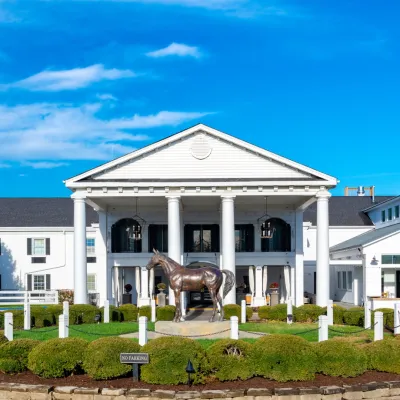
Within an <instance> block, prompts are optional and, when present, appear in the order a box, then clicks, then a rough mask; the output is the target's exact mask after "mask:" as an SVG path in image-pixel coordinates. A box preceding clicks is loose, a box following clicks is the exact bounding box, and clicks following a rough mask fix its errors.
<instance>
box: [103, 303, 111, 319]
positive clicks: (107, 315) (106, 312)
mask: <svg viewBox="0 0 400 400" xmlns="http://www.w3.org/2000/svg"><path fill="white" fill-rule="evenodd" d="M109 322H110V301H109V300H104V315H103V323H105V324H108V323H109Z"/></svg>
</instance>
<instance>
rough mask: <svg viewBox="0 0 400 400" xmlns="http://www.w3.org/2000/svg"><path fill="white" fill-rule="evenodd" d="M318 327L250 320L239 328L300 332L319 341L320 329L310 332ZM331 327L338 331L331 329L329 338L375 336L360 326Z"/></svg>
mask: <svg viewBox="0 0 400 400" xmlns="http://www.w3.org/2000/svg"><path fill="white" fill-rule="evenodd" d="M317 328H318V324H306V323H304V324H300V323H297V324H296V323H294V324H291V325H288V324H287V323H286V322H266V323H251V322H248V323H245V324H240V325H239V330H244V331H253V332H265V333H270V334H273V333H275V334H289V335H290V334H291V335H293V334H299V335H298V336H300V337H302V338H304V339H306V340H308V341H309V342H318V331H312V332H309V331H311V330H313V329H317ZM331 328H332V329H333V330H335V331H337V332H331V331H330V330H329V331H328V334H329V339H331V338H334V337H343V336H351V337H353V336H354V337H357V338H358V339H359V340H360V341H368V340H373V338H374V331H373V330H366V331H364V330H363V331H362V328H361V327H359V326H345V325H334V326H333V327H331ZM360 331H361V332H360ZM338 332H340V333H338ZM239 334H240V333H239Z"/></svg>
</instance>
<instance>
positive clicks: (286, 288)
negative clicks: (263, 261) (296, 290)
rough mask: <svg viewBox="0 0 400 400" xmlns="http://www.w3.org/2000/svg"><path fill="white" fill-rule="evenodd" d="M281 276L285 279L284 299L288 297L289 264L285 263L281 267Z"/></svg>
mask: <svg viewBox="0 0 400 400" xmlns="http://www.w3.org/2000/svg"><path fill="white" fill-rule="evenodd" d="M283 277H284V281H285V295H286V301H288V300H289V298H290V267H289V265H285V266H284V267H283Z"/></svg>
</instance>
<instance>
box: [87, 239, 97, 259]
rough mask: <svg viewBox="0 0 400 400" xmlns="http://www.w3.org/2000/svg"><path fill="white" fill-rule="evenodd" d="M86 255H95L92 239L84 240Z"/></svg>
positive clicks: (94, 245)
mask: <svg viewBox="0 0 400 400" xmlns="http://www.w3.org/2000/svg"><path fill="white" fill-rule="evenodd" d="M86 254H87V255H88V256H92V255H94V254H96V240H95V239H94V238H87V239H86Z"/></svg>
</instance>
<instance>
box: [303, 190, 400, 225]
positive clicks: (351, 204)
mask: <svg viewBox="0 0 400 400" xmlns="http://www.w3.org/2000/svg"><path fill="white" fill-rule="evenodd" d="M393 197H394V196H375V202H374V203H372V199H371V197H369V196H332V197H331V198H330V199H329V225H330V226H372V225H373V223H372V222H371V220H370V219H369V217H368V215H366V214H365V213H363V212H362V210H363V209H365V208H367V207H369V206H372V205H374V204H378V203H380V202H382V201H386V200H388V199H391V198H393ZM303 220H304V221H305V222H311V223H312V224H313V225H316V224H317V203H316V202H315V203H313V204H312V205H311V206H310V207H308V208H307V209H306V210H305V211H304V217H303Z"/></svg>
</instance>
